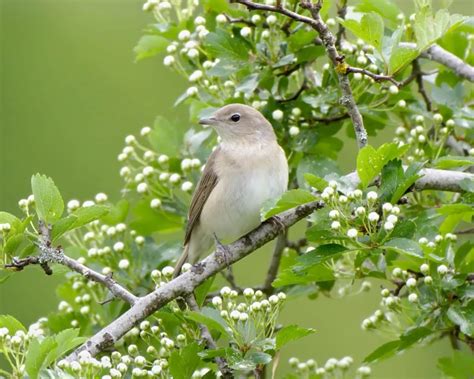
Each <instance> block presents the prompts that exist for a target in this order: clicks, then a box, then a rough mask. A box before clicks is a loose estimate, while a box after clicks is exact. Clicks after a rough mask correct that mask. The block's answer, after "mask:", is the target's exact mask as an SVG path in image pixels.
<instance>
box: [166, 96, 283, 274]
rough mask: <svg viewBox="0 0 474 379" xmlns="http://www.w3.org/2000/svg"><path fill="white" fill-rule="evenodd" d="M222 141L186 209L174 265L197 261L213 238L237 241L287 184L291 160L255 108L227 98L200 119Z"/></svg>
mask: <svg viewBox="0 0 474 379" xmlns="http://www.w3.org/2000/svg"><path fill="white" fill-rule="evenodd" d="M199 123H200V124H201V125H208V126H211V127H212V128H213V129H215V131H216V132H217V133H218V135H219V136H220V137H221V142H220V144H219V145H218V146H217V148H216V149H215V150H214V152H213V153H212V154H211V155H210V157H209V159H208V160H207V162H206V165H205V168H204V171H203V173H202V177H201V179H200V181H199V183H198V185H197V187H196V190H195V192H194V194H193V198H192V201H191V206H190V208H189V213H188V224H187V228H186V234H185V238H184V251H183V254H182V255H181V257H180V258H179V260H178V262H177V264H176V267H175V276H177V275H179V273H180V271H181V267H182V265H183V264H184V263H185V262H190V263H195V262H196V261H197V260H198V259H199V257H200V256H201V255H203V254H205V253H208V252H209V250H210V249H211V247H212V246H213V244H214V243H215V242H217V243H218V241H220V240H223V241H233V240H235V239H237V238H239V237H241V236H243V235H245V234H246V233H248V232H250V231H251V230H252V229H254V228H256V227H257V226H258V225H259V224H260V209H261V208H262V206H263V204H264V203H265V202H266V201H267V200H270V199H274V198H277V197H279V196H280V195H281V194H282V193H283V192H285V191H286V189H287V186H288V162H287V160H286V157H285V153H284V151H283V149H282V148H281V147H280V146H279V145H278V142H277V139H276V136H275V133H274V131H273V127H272V125H271V124H270V123H269V122H268V121H267V119H265V117H263V115H262V114H261V113H260V112H259V111H257V110H256V109H254V108H252V107H249V106H247V105H242V104H229V105H226V106H224V107H222V108H220V109H218V110H217V111H216V112H215V113H214V114H213V115H212V116H211V117H209V118H203V119H201V120H200V121H199Z"/></svg>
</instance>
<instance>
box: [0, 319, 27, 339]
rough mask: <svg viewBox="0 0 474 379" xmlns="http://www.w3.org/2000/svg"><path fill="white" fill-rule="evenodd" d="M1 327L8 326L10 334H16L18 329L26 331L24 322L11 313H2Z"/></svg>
mask: <svg viewBox="0 0 474 379" xmlns="http://www.w3.org/2000/svg"><path fill="white" fill-rule="evenodd" d="M0 328H7V329H8V332H9V334H10V335H13V334H15V333H16V332H17V331H18V330H21V331H23V332H25V333H26V328H25V327H24V326H23V324H22V323H21V322H20V321H18V320H17V319H16V318H15V317H13V316H10V315H0Z"/></svg>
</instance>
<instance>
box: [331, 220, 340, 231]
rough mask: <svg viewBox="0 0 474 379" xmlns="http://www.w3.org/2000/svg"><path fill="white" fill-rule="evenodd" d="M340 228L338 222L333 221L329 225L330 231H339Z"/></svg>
mask: <svg viewBox="0 0 474 379" xmlns="http://www.w3.org/2000/svg"><path fill="white" fill-rule="evenodd" d="M340 228H341V223H340V222H339V221H333V222H332V223H331V229H333V230H339V229H340Z"/></svg>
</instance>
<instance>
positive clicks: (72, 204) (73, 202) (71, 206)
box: [67, 199, 81, 211]
mask: <svg viewBox="0 0 474 379" xmlns="http://www.w3.org/2000/svg"><path fill="white" fill-rule="evenodd" d="M80 206H81V203H80V202H79V201H78V200H75V199H73V200H69V201H68V202H67V209H69V210H70V211H74V210H76V209H77V208H79V207H80Z"/></svg>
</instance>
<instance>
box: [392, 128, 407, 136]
mask: <svg viewBox="0 0 474 379" xmlns="http://www.w3.org/2000/svg"><path fill="white" fill-rule="evenodd" d="M406 132H407V130H406V129H405V128H404V127H403V126H399V127H398V128H397V129H396V130H395V134H396V135H397V136H401V135H403V134H405V133H406Z"/></svg>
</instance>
